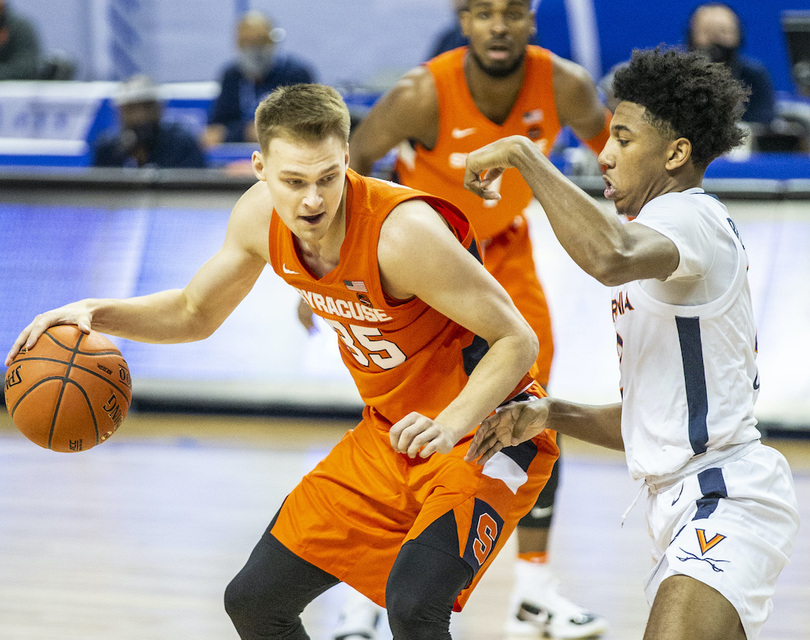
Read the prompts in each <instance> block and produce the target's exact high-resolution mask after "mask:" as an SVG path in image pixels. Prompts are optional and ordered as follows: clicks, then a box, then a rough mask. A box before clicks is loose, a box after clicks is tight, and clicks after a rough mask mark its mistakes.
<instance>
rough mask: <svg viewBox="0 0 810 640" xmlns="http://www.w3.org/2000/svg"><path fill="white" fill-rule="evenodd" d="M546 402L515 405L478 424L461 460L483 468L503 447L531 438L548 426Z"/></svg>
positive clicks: (547, 404) (537, 401) (541, 399)
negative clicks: (473, 462)
mask: <svg viewBox="0 0 810 640" xmlns="http://www.w3.org/2000/svg"><path fill="white" fill-rule="evenodd" d="M549 402H550V401H549V399H548V398H538V399H536V400H530V401H528V402H516V403H515V404H512V405H508V406H506V407H503V408H502V409H500V410H499V411H498V412H497V413H495V414H493V415H491V416H489V417H488V418H487V419H486V420H484V421H483V422H482V423H481V426H480V427H478V430H477V431H476V432H475V436H474V437H473V439H472V442H471V443H470V448H469V449H468V450H467V455H465V456H464V459H465V460H466V461H467V462H472V461H474V460H475V461H477V463H478V464H484V463H485V462H486V461H487V460H489V459H490V458H491V457H492V456H494V455H495V454H496V453H498V451H500V450H501V449H503V448H504V447H511V446H514V445H516V444H520V443H521V442H524V441H526V440H528V439H529V438H533V437H534V436H536V435H537V434H539V433H540V432H542V431H543V430H544V429H546V428H547V426H548V424H547V422H548V412H549Z"/></svg>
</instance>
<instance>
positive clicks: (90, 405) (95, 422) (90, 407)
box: [54, 378, 99, 444]
mask: <svg viewBox="0 0 810 640" xmlns="http://www.w3.org/2000/svg"><path fill="white" fill-rule="evenodd" d="M68 384H72V385H73V386H74V387H76V388H77V389H78V390H79V393H81V394H82V396H83V397H84V401H85V403H86V404H87V409H88V411H89V412H90V417H91V418H92V419H93V429H94V430H95V432H96V444H98V443H99V433H98V419H97V418H96V412H95V411H94V410H93V403H92V402H90V396H88V395H87V391H85V390H84V387H82V385H80V384H79V383H78V382H76V381H75V380H71V379H70V378H68V379H67V380H65V384H64V387H67V385H68ZM58 414H59V409H57V410H56V411H54V421H56V416H57V415H58Z"/></svg>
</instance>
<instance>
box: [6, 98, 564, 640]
mask: <svg viewBox="0 0 810 640" xmlns="http://www.w3.org/2000/svg"><path fill="white" fill-rule="evenodd" d="M349 121H350V120H349V110H348V108H347V107H346V105H345V103H344V102H343V100H342V99H341V98H340V95H339V94H338V93H337V91H335V90H334V89H332V88H330V87H325V86H322V85H294V86H291V87H282V88H279V89H277V90H276V91H275V92H273V93H272V94H271V95H270V96H269V97H268V98H266V99H265V100H264V101H263V102H262V103H261V104H260V106H259V108H258V109H257V112H256V125H257V131H258V137H259V143H260V149H261V151H257V152H255V153H254V154H253V157H252V164H253V170H254V172H255V174H256V176H257V178H258V179H259V182H258V183H257V184H256V185H254V186H253V187H251V188H250V189H249V190H248V191H247V192H246V193H245V194H244V195H243V196H242V197H241V198H240V199H239V201H238V202H237V204H236V206H235V207H234V209H233V212H232V214H231V217H230V221H229V223H228V229H227V232H226V235H225V241H224V244H223V245H222V247H221V248H220V249H219V251H218V252H217V253H216V254H215V255H214V256H213V257H212V258H211V259H210V260H208V262H206V263H205V264H204V265H203V266H202V267H201V268H200V269H199V271H198V272H197V273H196V274H195V275H194V277H193V278H192V279H191V281H190V282H189V283H188V285H186V287H185V288H183V289H175V290H169V291H162V292H159V293H155V294H151V295H146V296H141V297H136V298H129V299H126V300H116V299H88V300H83V301H79V302H75V303H72V304H69V305H67V306H64V307H61V308H58V309H55V310H52V311H49V312H46V313H44V314H41V315H39V316H37V317H36V318H35V319H34V321H33V322H32V323H31V324H30V325H29V326H28V327H26V328H25V329H24V330H23V331H22V333H21V334H20V336H19V337H18V339H17V340H16V341H15V343H14V345H13V346H12V349H11V351H10V353H9V356H8V358H9V361H10V360H11V359H12V358H13V357H14V355H15V354H16V353H18V352H19V350H20V349H21V348H22V347H23V346H27V347H31V346H33V344H34V343H35V342H36V340H37V338H39V336H40V335H41V334H42V332H43V331H44V330H45V329H46V328H47V327H49V326H52V325H55V324H75V325H78V326H79V328H80V329H81V330H83V331H86V332H87V331H89V330H90V328H91V327H92V328H93V329H96V330H98V331H101V332H104V333H108V334H112V335H117V336H121V337H124V338H128V339H131V340H139V341H144V342H163V343H169V342H187V341H192V340H200V339H203V338H205V337H206V336H208V335H210V334H211V333H212V332H213V331H214V330H215V329H216V328H217V327H218V326H219V325H220V324H221V323H222V322H223V321H224V320H225V318H226V317H227V316H228V315H229V314H230V313H231V312H232V311H233V309H234V308H235V307H236V306H237V305H238V304H239V302H240V301H241V300H242V299H243V298H244V297H245V295H247V293H248V292H249V291H250V289H251V288H252V287H253V284H254V283H255V282H256V280H257V278H258V277H259V275H260V274H261V272H262V270H263V268H264V267H265V265H267V264H270V265H271V266H272V268H273V270H274V271H275V272H276V273H277V274H278V275H279V276H280V277H281V278H283V279H284V280H285V281H287V282H288V283H289V284H290V285H291V286H293V287H295V288H296V289H297V290H298V291H299V292H300V294H301V296H302V297H303V298H304V299H306V300H307V302H308V303H309V304H311V305H312V308H313V309H314V311H315V313H317V314H318V315H319V316H321V317H322V318H323V319H324V320H325V322H327V323H328V324H329V325H330V326H332V327H333V328H334V330H335V332H336V333H337V339H338V340H339V342H340V350H341V356H342V359H343V361H344V363H345V365H346V366H347V368H348V369H349V370H350V372H351V373H352V376H353V378H354V380H355V383H356V384H357V388H358V390H359V392H360V395H361V397H362V398H363V399H364V401H365V402H366V407H365V409H364V411H363V418H362V421H361V422H360V424H359V425H358V426H357V427H356V428H354V429H353V430H351V431H349V432H348V433H347V434H346V435H345V436H344V437H343V439H342V440H341V441H340V442H339V443H338V444H337V445H336V446H335V447H334V448H333V449H332V451H331V452H330V453H329V454H328V455H327V456H326V458H324V460H322V461H321V462H320V463H319V464H318V465H317V466H316V468H315V469H314V470H313V471H312V472H310V473H309V474H307V475H306V476H305V477H304V478H303V479H302V481H301V483H300V484H299V485H298V486H297V487H296V488H295V489H294V490H293V491H292V492H291V493H290V494H289V496H287V498H286V499H285V501H284V503H283V505H282V506H281V508H280V510H279V511H278V513H277V514H276V516H275V517H274V518H273V521H272V522H271V523H270V525H269V527H268V528H267V531H266V532H265V533H264V535H263V536H262V538H261V540H260V541H259V543H258V544H257V545H256V547H255V549H254V550H253V553H252V554H251V556H250V558H249V559H248V561H247V564H246V565H245V567H244V568H243V569H242V570H241V571H240V573H239V574H238V575H237V576H236V577H235V578H234V580H233V581H232V582H231V583H230V585H229V586H228V588H227V590H226V593H225V606H226V609H227V611H228V613H229V615H230V616H231V619H232V620H233V622H234V625H235V627H236V629H237V631H238V632H239V635H240V637H241V638H243V639H251V640H258V639H259V638H262V639H268V638H285V639H288V640H290V639H291V640H299V639H306V638H308V636H307V634H306V632H305V630H304V628H303V626H302V623H301V619H300V613H301V611H302V610H303V609H304V607H305V606H306V605H307V604H308V603H309V602H310V601H311V600H312V599H314V598H315V597H316V596H318V595H319V594H321V593H323V592H324V591H325V590H326V589H328V588H329V587H331V586H333V585H335V584H337V583H338V582H339V581H345V582H347V583H348V584H349V585H351V586H352V587H354V588H355V589H357V590H358V591H360V592H361V593H363V594H365V595H366V596H368V597H369V598H371V599H372V600H373V601H375V602H376V603H377V604H379V605H384V606H385V607H386V608H387V609H388V618H389V623H390V625H391V629H392V631H393V636H394V638H396V639H397V640H422V639H425V640H440V639H446V638H450V631H449V626H450V614H451V611H452V610H454V609H455V610H461V608H462V607H463V605H464V603H465V602H466V600H467V598H468V597H469V595H470V593H471V592H472V590H473V589H474V588H475V586H476V584H477V582H478V580H480V578H481V576H482V575H483V574H484V572H485V571H486V569H487V568H488V567H489V565H490V564H491V562H492V560H493V559H494V557H495V556H496V554H497V553H498V551H499V549H500V548H501V547H502V546H503V544H504V543H505V541H506V540H507V539H508V537H509V535H510V534H511V532H512V531H513V529H514V527H515V526H516V524H517V522H518V520H519V519H520V518H521V517H522V516H523V515H524V514H525V513H527V512H528V511H529V509H530V508H531V507H532V505H533V504H534V502H535V500H536V499H537V495H538V494H539V492H540V490H541V489H542V487H543V485H544V484H545V482H546V481H547V480H548V478H549V475H550V474H551V468H552V466H553V464H554V461H555V460H556V457H557V455H558V450H557V445H556V443H555V436H554V433H553V432H549V431H546V432H543V433H542V434H540V435H539V436H537V437H536V438H534V439H533V440H531V441H529V442H528V443H525V444H523V445H521V446H520V447H515V448H507V449H504V451H503V452H502V453H499V454H498V455H497V456H495V457H493V458H492V460H490V461H489V462H488V463H487V464H486V465H483V466H481V465H477V464H474V463H472V462H466V461H465V460H464V456H465V454H466V453H467V449H468V444H469V442H470V441H471V439H472V436H473V433H474V431H475V428H476V427H477V425H478V424H479V423H480V422H481V421H482V420H483V419H484V418H486V417H487V415H489V414H490V413H491V412H492V411H493V410H494V409H495V408H496V407H498V406H499V405H503V404H504V403H508V402H509V401H512V400H515V401H517V400H521V399H523V400H525V399H526V398H528V397H529V396H530V395H535V396H542V395H544V394H543V391H542V389H541V388H540V387H539V385H538V384H537V383H536V382H534V381H533V380H532V378H531V377H530V376H528V375H527V373H526V372H527V371H528V370H529V369H530V367H531V366H532V363H533V362H534V360H535V358H536V356H537V339H536V337H535V336H534V333H533V332H532V330H531V327H529V325H528V324H527V323H526V321H525V320H524V319H523V318H522V317H521V315H520V312H519V311H518V310H517V308H516V307H515V306H514V304H513V303H512V301H511V300H510V298H509V296H508V294H507V293H506V292H505V291H504V290H503V288H502V287H501V286H500V285H499V284H498V282H497V281H496V280H495V279H494V278H493V277H492V276H491V275H490V274H489V273H487V271H486V270H485V269H484V268H483V266H482V265H481V263H480V258H479V255H480V254H479V249H478V246H477V242H476V239H475V236H474V233H473V229H472V227H471V225H470V224H469V222H468V221H467V219H466V218H465V217H464V215H463V214H462V213H461V212H460V211H459V209H457V208H456V207H455V206H454V205H452V204H450V203H449V202H447V201H445V200H442V199H440V198H437V197H433V196H429V195H427V194H425V193H422V192H420V191H416V190H413V189H408V188H404V187H401V186H399V185H393V184H391V183H387V182H383V181H381V180H377V179H374V178H366V177H363V176H360V175H359V174H357V173H355V172H354V171H352V170H350V169H349V168H348V165H349V146H348V137H349Z"/></svg>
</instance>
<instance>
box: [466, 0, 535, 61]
mask: <svg viewBox="0 0 810 640" xmlns="http://www.w3.org/2000/svg"><path fill="white" fill-rule="evenodd" d="M461 26H462V30H463V32H464V35H465V36H467V38H469V40H470V53H471V54H472V55H473V57H474V58H475V60H476V61H477V63H478V66H479V67H480V68H481V69H482V70H483V71H485V72H486V73H488V74H490V75H492V76H495V77H500V76H505V75H509V74H510V73H512V72H514V71H515V70H516V69H518V68H519V67H520V65H521V63H522V62H523V57H524V56H525V54H526V45H527V44H528V42H529V39H530V38H531V37H532V36H533V35H534V32H535V22H534V13H532V11H531V9H530V8H529V3H528V2H527V1H526V0H470V3H469V11H465V12H462V13H461Z"/></svg>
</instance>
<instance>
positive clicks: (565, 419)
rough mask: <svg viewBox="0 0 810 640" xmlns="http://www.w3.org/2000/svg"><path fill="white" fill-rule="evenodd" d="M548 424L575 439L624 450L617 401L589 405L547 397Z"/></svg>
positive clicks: (619, 407)
mask: <svg viewBox="0 0 810 640" xmlns="http://www.w3.org/2000/svg"><path fill="white" fill-rule="evenodd" d="M548 427H549V428H550V429H554V430H555V431H557V432H558V433H562V434H565V435H567V436H571V437H572V438H576V439H577V440H584V441H585V442H590V443H591V444H596V445H599V446H601V447H607V448H609V449H616V450H618V451H624V441H623V440H622V405H621V403H617V404H611V405H604V406H590V405H584V404H577V403H575V402H568V401H566V400H560V399H559V398H550V399H549V413H548Z"/></svg>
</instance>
